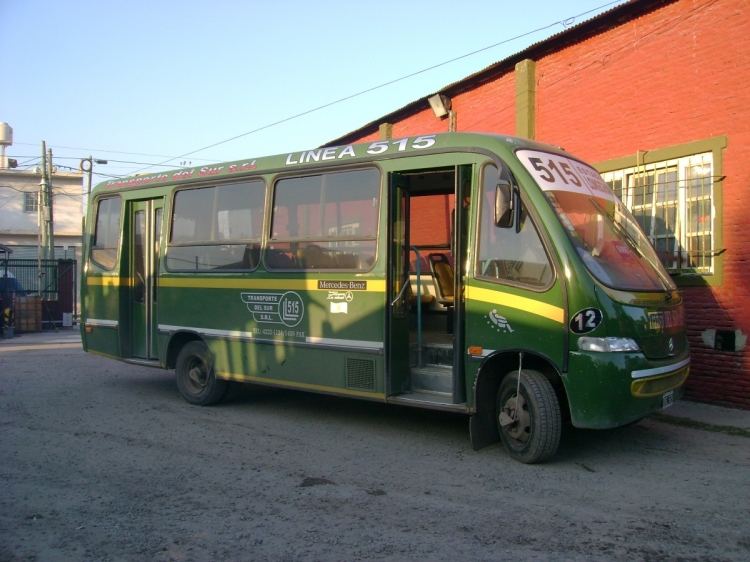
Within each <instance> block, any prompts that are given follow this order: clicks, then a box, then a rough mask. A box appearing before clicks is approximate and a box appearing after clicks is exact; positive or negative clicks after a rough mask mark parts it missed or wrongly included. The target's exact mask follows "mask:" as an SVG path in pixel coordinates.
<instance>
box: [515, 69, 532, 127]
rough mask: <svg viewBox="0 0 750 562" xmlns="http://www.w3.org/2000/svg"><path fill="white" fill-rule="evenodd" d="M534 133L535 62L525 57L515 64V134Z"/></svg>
mask: <svg viewBox="0 0 750 562" xmlns="http://www.w3.org/2000/svg"><path fill="white" fill-rule="evenodd" d="M535 135H536V62H534V61H533V60H531V59H525V60H522V61H521V62H519V63H518V64H517V65H516V136H519V137H524V138H527V139H533V138H534V136H535Z"/></svg>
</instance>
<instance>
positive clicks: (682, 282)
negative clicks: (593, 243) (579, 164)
mask: <svg viewBox="0 0 750 562" xmlns="http://www.w3.org/2000/svg"><path fill="white" fill-rule="evenodd" d="M728 142H729V141H728V138H727V136H726V135H720V136H718V137H710V138H707V139H702V140H697V141H692V142H687V143H684V144H676V145H674V146H668V147H665V148H656V149H654V150H644V151H640V152H638V153H637V154H632V155H630V156H623V157H621V158H613V159H612V160H605V161H603V162H597V163H596V164H592V166H593V167H594V168H595V169H596V171H597V172H599V173H600V174H603V173H604V172H612V171H614V170H622V169H625V168H633V167H635V166H638V165H644V164H653V163H655V162H663V161H665V160H672V159H675V158H682V157H684V156H691V155H693V154H701V153H703V152H711V153H712V155H713V167H714V170H713V175H714V193H713V199H714V209H715V210H716V220H715V221H714V232H713V237H714V248H716V250H715V251H716V252H717V255H716V256H715V257H714V273H713V274H712V275H701V274H692V273H690V274H683V275H677V276H674V277H673V278H674V281H675V283H677V285H678V286H680V287H718V286H721V285H722V284H723V283H724V255H723V250H724V212H723V209H724V194H723V185H724V173H723V169H724V166H723V161H722V157H723V149H725V148H726V147H727V145H728Z"/></svg>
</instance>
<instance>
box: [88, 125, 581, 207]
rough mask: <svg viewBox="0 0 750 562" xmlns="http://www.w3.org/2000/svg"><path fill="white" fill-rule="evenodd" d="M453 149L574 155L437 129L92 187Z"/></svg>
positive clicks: (496, 137)
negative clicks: (427, 132)
mask: <svg viewBox="0 0 750 562" xmlns="http://www.w3.org/2000/svg"><path fill="white" fill-rule="evenodd" d="M452 148H455V149H457V150H459V151H466V150H471V149H472V148H474V149H485V150H488V151H493V152H494V151H495V150H497V149H498V148H500V149H503V148H504V149H505V150H507V151H513V150H517V149H519V148H533V149H537V150H546V151H551V152H555V153H559V154H563V155H565V156H568V157H570V156H571V155H570V154H568V153H567V152H565V151H564V150H563V149H561V148H558V147H554V146H552V145H548V144H544V143H541V142H537V141H533V140H530V139H524V138H519V137H512V136H508V135H496V134H488V133H438V134H430V135H419V136H410V137H402V138H393V139H384V140H378V141H369V142H363V143H357V144H348V145H341V146H331V147H323V148H314V149H311V150H302V151H298V152H291V153H286V154H278V155H273V156H262V157H257V158H245V159H242V160H234V161H229V162H220V163H217V164H210V165H206V166H200V167H198V166H191V167H187V168H178V169H175V170H169V171H165V172H155V173H152V174H142V175H135V176H127V177H122V178H116V179H111V180H107V181H104V182H101V183H99V184H97V185H96V187H94V189H93V190H92V195H94V194H99V193H101V192H103V191H120V190H130V189H137V188H146V187H158V186H162V185H170V186H172V185H176V184H177V185H178V184H182V183H193V182H195V181H196V180H206V179H210V178H216V179H219V178H221V179H226V178H230V177H237V176H245V175H247V174H249V173H272V172H279V171H282V170H293V169H299V168H314V167H325V166H330V165H332V164H337V163H338V164H343V163H347V162H351V163H355V162H367V161H372V160H382V159H388V158H394V157H403V156H407V155H408V156H416V155H418V154H429V153H434V152H436V151H439V152H444V151H446V150H450V149H452Z"/></svg>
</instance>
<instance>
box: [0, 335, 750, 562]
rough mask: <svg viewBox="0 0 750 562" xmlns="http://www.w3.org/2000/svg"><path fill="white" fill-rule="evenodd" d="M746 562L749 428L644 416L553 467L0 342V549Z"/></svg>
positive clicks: (316, 403)
mask: <svg viewBox="0 0 750 562" xmlns="http://www.w3.org/2000/svg"><path fill="white" fill-rule="evenodd" d="M458 559H465V560H507V559H513V560H607V559H616V560H646V561H665V560H666V561H668V560H701V561H707V560H749V559H750V439H748V438H747V437H744V436H741V435H739V436H733V435H728V434H725V433H715V432H709V431H703V430H701V429H694V428H689V427H682V426H679V425H674V424H671V423H665V422H664V421H660V420H655V419H647V420H644V421H643V422H641V423H640V424H638V425H636V426H632V427H628V428H622V429H618V430H612V431H581V430H574V429H572V428H570V429H568V430H567V431H566V432H565V434H564V437H563V443H562V445H561V448H560V450H559V451H558V455H557V456H556V457H555V459H553V461H552V462H549V463H547V464H543V465H535V466H526V465H521V464H519V463H517V462H515V461H513V460H511V459H509V458H508V457H507V456H506V455H505V453H504V452H503V450H502V448H501V447H500V446H493V447H490V448H487V449H485V450H482V451H479V452H474V451H472V450H471V447H470V445H469V438H468V418H466V417H463V416H459V415H455V414H446V413H438V412H430V411H421V410H414V409H409V408H405V407H396V406H386V405H382V404H376V403H370V402H363V401H356V400H348V399H339V398H332V397H328V396H321V395H315V394H306V393H301V392H295V391H289V390H276V389H263V388H250V389H248V391H247V392H245V393H244V394H243V395H242V396H241V397H240V398H239V399H238V400H236V401H234V402H232V403H229V404H223V405H219V406H215V407H210V408H200V407H196V406H190V405H188V404H187V403H186V402H184V401H183V400H182V398H181V397H180V396H179V395H178V393H177V388H176V386H175V383H174V379H173V373H172V372H168V371H162V370H158V369H150V368H146V367H138V366H133V365H128V364H124V363H119V362H116V361H113V360H109V359H105V358H101V357H97V356H93V355H86V354H84V353H83V352H82V351H80V348H79V347H77V345H76V343H75V336H74V335H71V333H70V332H68V333H67V334H65V333H64V334H62V335H58V336H54V337H52V336H50V339H49V340H47V343H44V345H29V346H23V345H16V346H14V348H13V349H10V348H8V347H6V348H2V347H0V560H2V561H18V560H40V561H46V560H55V561H57V560H60V561H67V560H71V561H80V560H126V561H128V560H157V561H168V560H176V561H183V560H186V561H187V560H197V561H200V560H269V561H296V560H305V561H311V560H325V561H328V560H341V561H352V560H430V561H433V560H434V561H439V560H451V561H453V560H458Z"/></svg>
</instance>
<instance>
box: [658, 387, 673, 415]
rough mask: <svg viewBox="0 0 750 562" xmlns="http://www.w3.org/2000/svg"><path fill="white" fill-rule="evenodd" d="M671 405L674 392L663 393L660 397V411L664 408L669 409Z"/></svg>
mask: <svg viewBox="0 0 750 562" xmlns="http://www.w3.org/2000/svg"><path fill="white" fill-rule="evenodd" d="M672 404H674V390H670V391H669V392H665V393H664V394H663V395H662V397H661V408H662V410H663V409H664V408H669V407H670V406H671V405H672Z"/></svg>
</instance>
